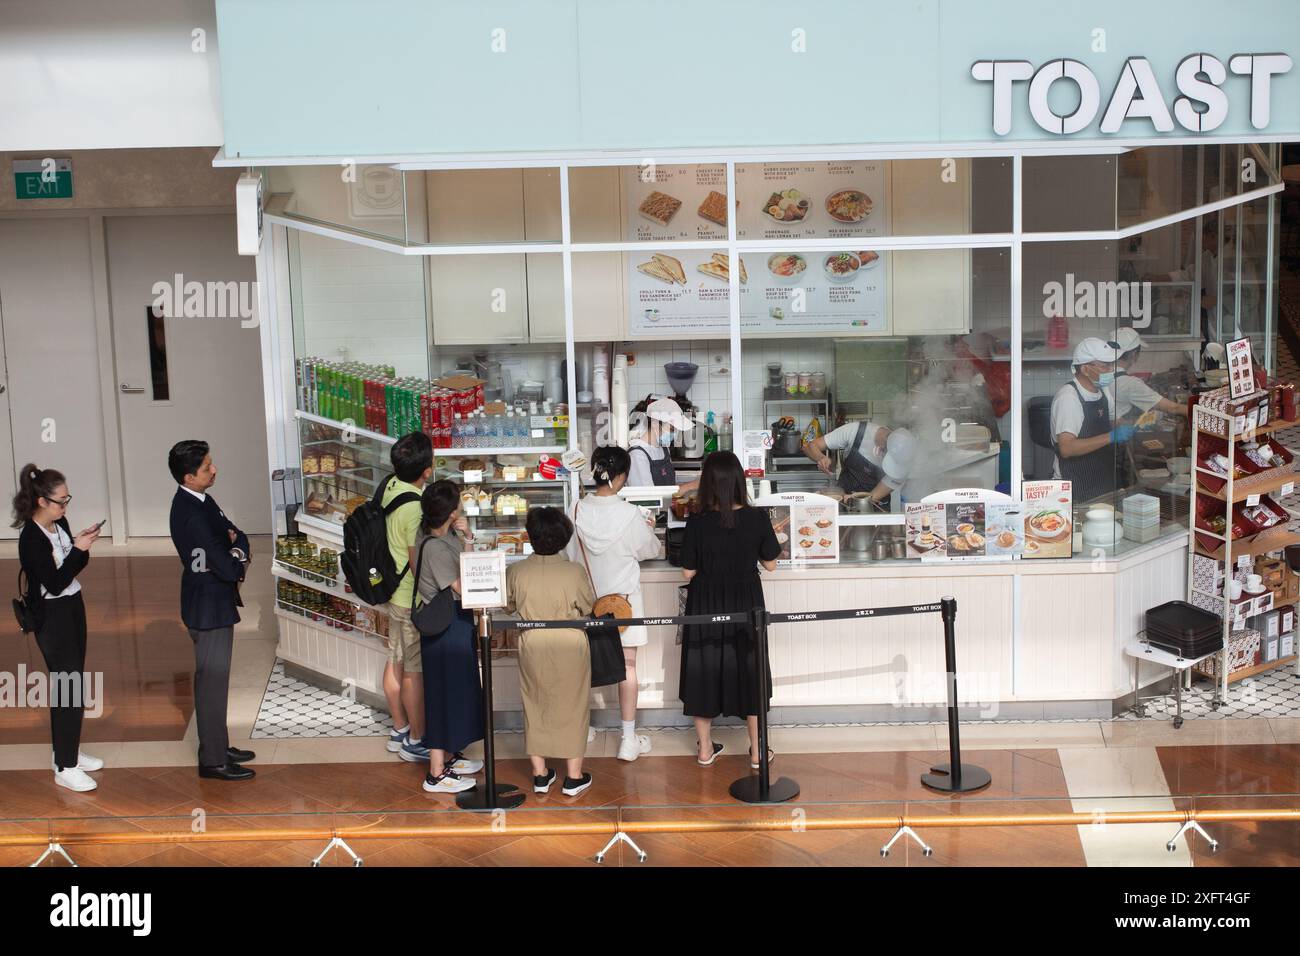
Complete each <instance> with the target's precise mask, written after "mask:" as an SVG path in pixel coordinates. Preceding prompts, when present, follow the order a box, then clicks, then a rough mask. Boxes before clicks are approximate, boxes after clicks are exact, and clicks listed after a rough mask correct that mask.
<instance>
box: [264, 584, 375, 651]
mask: <svg viewBox="0 0 1300 956" xmlns="http://www.w3.org/2000/svg"><path fill="white" fill-rule="evenodd" d="M285 583H287V582H284V581H281V582H280V584H285ZM310 593H314V592H309V594H291V593H288V592H286V596H285V597H283V598H282V597H279V596H278V595H277V598H276V602H275V614H276V616H277V617H282V618H285V619H286V620H291V621H297V622H300V623H302V624H306V625H308V626H314V627H317V628H319V629H321V630H330V631H337V632H339V633H343V634H365V635H368V636H370V637H374V638H378V639H379V640H381V641H382V640H385V637H386V633H387V630H388V615H386V614H383V613H382V612H379V611H376V610H375V609H374V608H365V607H355V606H354V605H350V604H346V602H343V603H344V606H343V607H337V606H335V604H331V603H326V602H328V601H331V600H333V599H329V598H326V599H325V601H321V600H318V599H314V598H312V597H310ZM347 608H352V609H353V610H352V613H350V614H349V613H348V611H347ZM381 622H382V623H381Z"/></svg>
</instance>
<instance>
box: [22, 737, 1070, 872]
mask: <svg viewBox="0 0 1300 956" xmlns="http://www.w3.org/2000/svg"><path fill="white" fill-rule="evenodd" d="M376 746H377V747H378V746H379V745H378V743H377V744H376ZM945 756H946V755H943V754H939V753H915V752H913V753H862V754H858V753H847V754H844V753H841V754H791V755H782V756H781V757H780V758H779V760H778V761H777V763H776V764H775V765H774V767H775V768H779V770H780V772H781V773H782V774H784V775H786V776H789V777H793V778H794V779H796V780H797V781H798V782H799V785H800V787H801V794H800V798H799V800H798V802H797V804H795V805H781V806H776V807H762V808H754V807H749V806H744V805H739V804H737V803H736V802H735V801H734V800H732V799H731V797H730V796H729V794H728V792H727V788H728V787H729V786H730V784H731V782H732V781H733V780H734V779H736V778H737V777H738V776H740V775H742V774H746V773H748V764H747V759H746V758H745V757H742V756H724V757H722V758H720V759H719V760H718V762H717V763H716V764H715V765H714V766H713V767H711V768H701V767H699V766H697V765H696V763H695V761H694V760H693V759H692V758H690V757H647V758H643V759H641V760H639V761H637V762H636V763H634V764H626V763H621V762H619V761H617V760H614V759H610V758H597V759H593V760H590V761H588V764H587V766H588V768H589V769H590V770H591V772H592V774H593V777H594V780H595V783H594V785H593V786H592V788H591V789H590V790H588V791H587V792H586V793H585V794H582V795H581V796H579V797H572V798H571V797H565V796H563V795H562V794H560V792H559V789H558V787H556V788H554V789H553V790H552V792H551V793H550V794H549V795H547V796H536V795H534V794H533V793H532V792H531V787H528V789H527V790H526V791H525V792H526V793H527V795H528V800H527V802H526V803H525V804H524V806H523V807H521V808H520V809H519V810H517V811H512V812H510V813H509V814H507V816H506V820H505V824H504V828H503V832H502V833H501V834H500V835H499V836H492V837H465V838H438V839H429V840H401V841H397V840H374V841H371V840H365V841H358V843H357V845H356V846H355V847H354V848H355V849H357V851H358V852H359V853H361V854H362V855H363V857H364V858H365V860H366V864H367V865H419V866H432V865H473V866H513V865H534V866H535V865H550V866H584V865H593V863H594V861H593V857H594V855H595V853H596V851H597V850H599V849H600V848H601V846H602V845H603V844H604V843H605V840H606V839H607V837H598V836H557V837H538V836H515V835H512V834H511V833H510V823H511V822H512V821H515V820H518V821H521V822H523V821H528V822H534V821H536V822H542V821H572V820H597V821H612V820H615V819H619V818H621V819H637V820H651V819H675V820H681V819H686V820H691V819H718V818H725V819H760V818H761V819H773V818H775V819H787V820H790V821H791V828H790V832H788V833H752V834H747V833H713V834H662V835H647V836H645V837H644V838H643V839H638V842H639V843H640V845H641V847H642V848H643V849H644V850H646V851H647V852H648V853H649V855H650V858H649V859H648V860H647V865H650V866H747V865H753V866H759V865H762V866H767V865H786V866H908V865H918V864H919V863H921V862H922V861H923V860H924V861H925V862H926V864H927V865H929V864H931V863H933V864H938V865H947V866H953V865H981V866H996V865H1026V864H1032V865H1036V866H1081V865H1083V864H1084V863H1085V860H1084V858H1083V852H1082V849H1081V847H1080V843H1079V837H1078V833H1077V829H1076V828H1075V827H1051V828H1033V829H1013V828H988V829H984V828H980V829H969V830H961V831H958V830H937V829H936V830H933V831H931V832H928V833H925V834H923V837H924V838H925V839H926V841H927V842H928V843H929V844H930V845H931V846H932V847H933V850H934V855H933V857H931V858H929V859H928V860H927V859H926V858H924V857H923V856H922V855H921V852H920V849H919V847H917V846H916V845H915V844H907V843H905V842H901V841H900V843H899V844H897V845H896V849H895V850H894V851H893V852H892V853H891V854H890V856H889V858H887V859H884V858H882V857H881V856H880V852H879V851H880V847H881V846H882V845H883V844H884V842H885V841H886V840H887V839H888V838H889V835H890V834H889V832H888V831H852V830H844V831H830V832H812V831H806V830H801V829H800V828H799V826H798V822H799V821H800V820H801V819H808V818H817V817H834V816H844V815H854V816H858V815H870V816H882V815H893V814H900V813H903V812H927V813H1006V812H1011V811H1013V810H1016V811H1027V812H1034V811H1041V812H1051V811H1061V810H1068V809H1069V808H1070V803H1069V800H1068V799H1067V794H1066V789H1065V780H1064V775H1063V774H1062V772H1061V767H1060V762H1059V760H1058V758H1057V756H1056V752H1055V751H1052V750H1037V751H1011V750H1003V751H985V752H973V753H970V754H968V755H967V759H968V760H970V761H972V762H974V763H977V764H979V765H981V766H983V767H985V768H986V769H988V770H989V771H990V772H991V773H992V774H993V781H994V782H993V784H992V786H991V787H990V788H989V789H987V790H985V791H983V792H982V793H980V794H977V795H972V796H965V797H957V798H949V797H946V796H942V795H936V794H933V793H931V792H929V791H927V790H926V789H925V788H924V787H922V786H921V784H920V779H919V778H920V775H921V774H922V773H924V772H925V771H926V770H928V769H929V767H930V765H931V764H933V763H935V762H938V761H941V760H943V759H944V758H945ZM528 774H529V770H528V767H527V764H526V762H525V761H521V760H511V761H503V762H502V763H501V765H500V771H499V779H500V780H502V781H503V782H509V783H514V784H516V785H520V786H526V785H527V784H529V783H530V778H529V777H528ZM4 776H5V779H4V781H3V788H4V799H3V806H4V813H3V814H2V815H0V816H3V817H5V818H8V820H7V821H5V820H0V832H35V833H42V834H44V833H47V832H49V830H50V829H51V828H52V829H54V830H55V831H59V832H69V831H73V832H83V831H86V830H99V831H104V830H123V829H126V830H134V829H141V830H155V831H178V830H179V831H188V830H189V829H190V827H191V824H192V821H193V819H194V818H195V811H196V810H202V811H203V812H204V813H205V814H206V821H207V826H208V827H209V829H210V830H216V829H221V828H232V827H235V828H248V827H253V828H262V827H291V828H303V827H320V826H333V825H347V826H363V825H366V824H368V823H380V822H382V823H384V824H385V825H390V826H391V825H407V824H421V823H425V824H427V823H434V822H436V823H440V824H441V823H455V822H463V823H475V824H481V823H482V822H483V818H482V815H479V814H468V813H465V812H463V811H459V810H457V809H456V808H455V805H454V800H453V798H452V797H450V796H443V795H431V794H426V793H424V792H423V791H422V790H420V789H419V785H420V782H421V780H422V776H423V767H421V766H416V765H413V764H407V763H402V762H400V761H397V760H390V761H385V762H382V763H372V764H285V765H279V766H266V767H260V768H258V776H257V778H256V779H255V780H253V781H250V782H247V783H224V782H218V781H211V780H203V779H200V778H199V777H198V775H197V774H196V773H195V771H194V770H193V769H191V768H152V769H120V770H105V771H102V772H101V773H98V774H96V777H97V779H99V781H100V789H99V790H98V791H96V792H94V793H92V794H74V793H70V792H68V791H66V790H61V789H58V788H56V787H54V786H53V785H52V782H51V780H50V774H49V773H48V772H41V771H14V772H10V773H7V774H5V775H4ZM480 779H481V778H480ZM796 807H797V810H798V814H796V813H795V812H794V810H795V809H796ZM322 847H323V842H322V841H315V842H283V843H244V844H233V843H231V844H209V845H190V846H183V845H171V846H168V845H155V846H123V847H109V846H88V847H78V848H76V849H75V850H73V854H74V856H75V857H76V859H77V860H78V862H79V863H83V864H92V865H137V864H138V865H149V866H157V865H258V866H263V865H284V864H289V865H298V864H302V863H305V862H307V861H308V860H310V859H311V858H312V857H314V856H315V855H316V854H317V853H319V852H320V850H321V849H322ZM36 855H37V854H36V853H33V852H31V851H29V850H27V849H25V848H24V849H7V850H0V864H7V865H18V864H21V863H25V862H30V861H31V860H32V859H34V858H35V856H36ZM616 861H619V862H622V863H634V862H636V860H635V856H634V855H633V854H631V853H630V852H629V851H627V849H626V848H623V849H621V850H619V851H617V852H616V853H611V855H610V857H608V858H607V864H608V863H614V862H616ZM332 862H333V863H334V864H336V865H348V864H349V863H350V861H349V860H348V859H346V858H345V856H344V855H342V854H335V859H334V860H333V861H332Z"/></svg>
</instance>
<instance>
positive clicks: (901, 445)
mask: <svg viewBox="0 0 1300 956" xmlns="http://www.w3.org/2000/svg"><path fill="white" fill-rule="evenodd" d="M828 449H830V450H834V451H841V452H843V453H844V454H843V455H842V456H841V462H840V477H839V484H840V487H841V488H843V489H844V490H845V491H847V492H859V491H866V492H870V497H871V503H872V504H874V505H877V506H878V507H879V508H880V509H881V510H884V511H888V510H889V505H890V501H891V497H892V495H893V493H894V491H895V489H898V488H901V487H903V482H905V481H906V480H907V476H908V475H909V474H910V473H911V471H912V462H913V461H914V460H915V458H916V438H915V436H913V434H912V433H911V432H909V431H908V430H907V429H905V428H895V429H891V428H886V427H885V426H883V425H877V424H875V423H874V422H849V423H848V424H847V425H841V426H840V427H839V428H836V429H835V430H834V431H831V432H829V433H827V434H825V435H823V436H821V437H820V438H816V439H813V441H811V442H809V443H808V444H806V445H804V446H803V453H804V454H805V455H807V456H808V457H809V458H811V459H812V460H813V461H815V462H817V467H818V468H820V469H821V470H822V471H824V472H826V474H828V475H829V474H831V471H832V468H833V466H832V464H831V458H830V455H829V454H828V453H827V450H828Z"/></svg>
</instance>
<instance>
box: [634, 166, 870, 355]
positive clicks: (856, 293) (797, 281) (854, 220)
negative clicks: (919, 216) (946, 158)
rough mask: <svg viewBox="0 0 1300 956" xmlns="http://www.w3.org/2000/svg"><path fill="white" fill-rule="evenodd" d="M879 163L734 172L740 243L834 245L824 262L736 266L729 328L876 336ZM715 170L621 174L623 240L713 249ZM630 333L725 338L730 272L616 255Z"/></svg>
mask: <svg viewBox="0 0 1300 956" xmlns="http://www.w3.org/2000/svg"><path fill="white" fill-rule="evenodd" d="M886 187H887V179H886V167H885V164H884V163H882V162H866V161H855V162H839V161H835V162H819V163H751V164H742V165H739V166H737V167H736V194H737V201H738V203H737V204H736V205H735V206H734V209H735V212H736V217H737V219H736V230H737V231H736V234H737V237H738V238H740V239H806V238H819V239H827V238H843V239H844V240H845V247H844V248H843V249H840V250H831V251H826V252H774V253H759V254H754V255H750V256H742V257H741V259H740V264H739V269H740V277H739V282H740V326H741V329H742V331H745V332H775V333H788V334H791V335H798V334H801V333H808V332H826V333H835V334H851V333H854V332H857V333H862V332H884V331H887V330H888V327H889V323H888V311H887V307H888V302H887V297H886V282H885V277H886V276H887V275H888V272H889V269H888V263H887V262H886V260H887V259H888V254H887V253H882V252H877V251H874V250H872V249H870V248H864V247H865V246H869V243H868V242H866V241H865V240H869V239H870V238H871V237H874V236H883V235H887V234H888V232H889V230H888V222H889V216H888V209H887V188H886ZM725 189H726V184H725V178H724V177H723V167H721V166H709V165H700V166H694V165H683V166H672V165H669V166H649V165H647V166H643V167H629V168H628V170H627V173H626V177H625V181H624V197H625V200H626V209H625V216H626V221H627V224H628V226H627V233H628V238H629V239H630V240H647V239H665V240H667V239H676V240H687V239H689V240H696V241H698V240H712V239H718V240H720V241H725V240H726V236H727V227H726V222H727V201H726V197H725V196H724V195H723V190H725ZM626 258H627V269H628V276H629V281H628V290H629V294H630V299H631V302H630V305H631V323H630V324H631V332H632V334H633V335H634V336H635V335H651V336H654V335H665V334H672V333H677V332H694V333H708V334H725V332H726V331H727V329H728V327H729V324H730V323H729V301H728V300H729V295H730V289H729V286H728V283H729V279H730V270H731V264H730V263H729V262H728V260H727V255H726V252H725V251H723V250H718V251H694V250H690V251H687V250H682V251H680V252H679V251H677V250H673V251H672V252H671V253H664V252H660V253H649V252H646V253H636V252H633V253H628V254H627V256H626Z"/></svg>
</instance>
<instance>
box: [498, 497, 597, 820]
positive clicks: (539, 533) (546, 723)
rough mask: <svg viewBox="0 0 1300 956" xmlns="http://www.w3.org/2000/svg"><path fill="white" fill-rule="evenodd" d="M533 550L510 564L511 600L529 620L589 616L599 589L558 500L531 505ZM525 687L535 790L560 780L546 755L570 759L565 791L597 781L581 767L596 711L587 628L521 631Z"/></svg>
mask: <svg viewBox="0 0 1300 956" xmlns="http://www.w3.org/2000/svg"><path fill="white" fill-rule="evenodd" d="M526 528H527V529H528V540H529V543H530V544H531V545H532V547H533V554H532V555H531V556H530V557H528V558H525V559H524V560H523V561H520V562H519V563H518V564H514V565H511V566H510V568H509V569H507V571H506V588H507V590H508V591H509V601H510V608H511V609H512V610H514V611H516V612H518V614H519V616H520V617H521V618H522V619H524V620H534V621H546V620H552V621H553V620H564V619H568V618H581V617H586V616H587V615H589V614H590V613H591V606H592V604H593V603H594V602H595V600H596V595H595V593H594V592H593V591H592V589H591V582H590V581H589V580H588V578H587V572H586V571H585V570H584V569H583V568H582V566H581V565H578V564H574V563H573V562H572V561H569V560H568V559H567V558H566V557H565V556H564V554H563V552H564V546H565V545H566V544H568V543H569V538H570V537H571V536H572V535H573V525H572V524H571V523H570V521H569V519H568V518H567V517H566V516H565V514H564V512H563V511H561V510H560V509H558V508H530V509H529V510H528V520H527V523H526ZM519 690H520V693H521V695H522V696H523V700H524V747H525V749H526V750H527V751H528V759H529V760H530V761H532V765H533V792H534V793H546V792H547V791H549V790H550V789H551V784H553V783H554V782H555V771H554V770H552V769H550V768H549V767H547V766H546V758H547V757H559V758H562V759H563V760H564V761H565V779H564V786H563V792H564V794H565V796H570V797H573V796H577V795H578V794H580V793H582V792H583V791H584V790H586V789H587V788H588V787H590V786H591V774H590V773H583V772H582V758H583V756H584V755H585V754H586V752H587V728H588V725H589V723H590V719H591V714H590V709H589V704H588V699H589V698H590V696H591V649H590V646H589V644H588V642H587V634H586V632H585V631H583V630H581V629H580V628H563V629H559V628H555V629H552V628H546V629H539V630H535V631H532V630H530V631H524V632H523V633H522V635H521V637H520V639H519Z"/></svg>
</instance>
